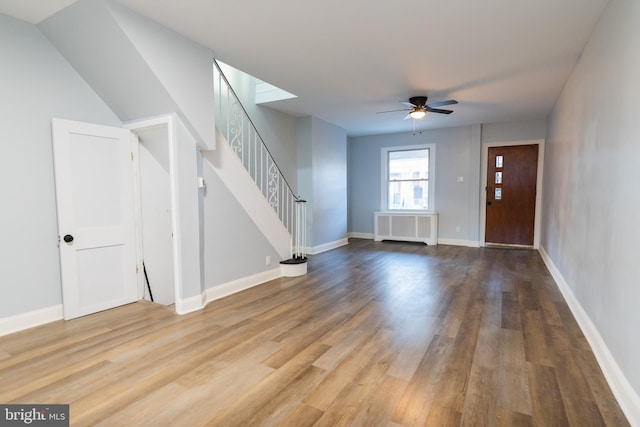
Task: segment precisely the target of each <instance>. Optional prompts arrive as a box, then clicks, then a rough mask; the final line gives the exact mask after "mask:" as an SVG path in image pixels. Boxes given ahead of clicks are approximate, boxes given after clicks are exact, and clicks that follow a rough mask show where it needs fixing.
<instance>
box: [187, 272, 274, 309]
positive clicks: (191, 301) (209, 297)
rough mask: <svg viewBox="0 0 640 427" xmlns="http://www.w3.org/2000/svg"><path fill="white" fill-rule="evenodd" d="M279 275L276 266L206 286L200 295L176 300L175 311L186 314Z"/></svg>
mask: <svg viewBox="0 0 640 427" xmlns="http://www.w3.org/2000/svg"><path fill="white" fill-rule="evenodd" d="M281 276H282V272H281V271H280V267H278V268H274V269H272V270H268V271H263V272H262V273H258V274H254V275H252V276H247V277H242V278H240V279H237V280H232V281H231V282H227V283H223V284H221V285H217V286H212V287H210V288H207V289H206V290H205V291H204V292H203V293H201V294H200V295H196V296H194V297H190V298H187V299H183V300H180V301H176V313H178V314H187V313H191V312H193V311H198V310H202V309H203V308H204V307H205V306H206V305H207V304H208V303H210V302H211V301H215V300H217V299H220V298H224V297H226V296H229V295H232V294H235V293H236V292H240V291H244V290H245V289H249V288H252V287H254V286H257V285H260V284H262V283H265V282H268V281H269V280H273V279H277V278H278V277H281Z"/></svg>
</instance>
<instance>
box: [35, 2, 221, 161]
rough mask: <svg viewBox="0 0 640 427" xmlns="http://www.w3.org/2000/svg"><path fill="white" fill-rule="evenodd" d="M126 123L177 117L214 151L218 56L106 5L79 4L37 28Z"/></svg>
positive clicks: (138, 17) (113, 5) (128, 12)
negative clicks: (215, 76) (213, 63)
mask: <svg viewBox="0 0 640 427" xmlns="http://www.w3.org/2000/svg"><path fill="white" fill-rule="evenodd" d="M38 27H39V28H40V29H41V31H43V33H44V34H45V35H46V36H47V37H48V38H49V39H50V40H51V41H52V42H53V43H54V44H55V46H56V48H57V49H58V50H59V51H60V52H62V54H63V55H64V56H65V58H66V59H67V60H68V61H69V63H71V64H72V65H73V66H74V68H75V69H76V70H78V72H79V73H80V74H81V75H82V76H83V78H84V79H85V80H86V81H87V82H88V83H89V84H90V85H91V87H92V88H94V89H95V90H96V92H97V93H98V94H99V95H100V96H101V97H102V99H104V100H105V102H106V103H107V104H108V105H109V106H110V107H111V109H112V110H113V111H114V112H115V113H116V114H117V115H118V117H119V118H120V119H121V120H122V121H129V120H139V119H142V118H147V117H152V116H157V115H164V114H168V113H174V112H175V113H177V114H178V115H179V116H180V117H181V119H182V120H183V121H184V123H185V125H186V126H187V127H188V129H189V130H190V132H191V133H192V134H193V135H194V137H195V138H196V139H197V141H198V143H199V145H201V146H202V147H203V148H204V147H206V148H207V149H212V148H213V147H214V145H215V121H214V108H213V106H214V104H213V102H214V99H213V66H212V63H211V61H212V59H213V52H212V51H211V50H210V49H208V48H205V47H203V46H201V45H199V44H197V43H195V42H194V41H192V40H189V39H187V38H186V37H184V36H182V35H180V34H178V33H176V32H174V31H172V30H170V29H168V28H166V27H163V26H161V25H159V24H157V23H156V22H154V21H152V20H150V19H148V18H145V17H143V16H141V15H138V14H136V13H134V12H132V11H130V10H128V9H126V8H124V7H122V6H120V5H119V4H117V3H115V2H112V1H109V0H82V1H78V2H76V3H74V4H72V5H71V6H69V7H67V8H65V9H63V10H62V11H60V12H58V13H57V14H55V15H53V16H52V17H50V18H48V19H46V20H45V21H43V22H42V23H40V24H38Z"/></svg>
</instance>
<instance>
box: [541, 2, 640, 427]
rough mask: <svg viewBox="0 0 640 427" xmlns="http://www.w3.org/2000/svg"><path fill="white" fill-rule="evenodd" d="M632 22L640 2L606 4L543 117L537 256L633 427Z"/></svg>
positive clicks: (638, 133)
mask: <svg viewBox="0 0 640 427" xmlns="http://www.w3.org/2000/svg"><path fill="white" fill-rule="evenodd" d="M639 22H640V2H638V1H635V0H612V1H611V2H610V3H609V5H608V6H607V9H606V11H605V13H604V15H603V16H602V18H601V20H600V22H599V24H598V26H597V27H596V29H595V31H594V33H593V34H592V36H591V39H590V40H589V42H588V44H587V46H586V48H585V50H584V52H583V54H582V56H581V58H580V61H579V63H578V65H577V66H576V68H575V70H574V71H573V73H572V74H571V76H570V78H569V80H568V81H567V83H566V85H565V87H564V89H563V91H562V93H561V95H560V97H559V98H558V101H557V103H556V105H555V107H554V109H553V111H552V113H551V115H550V118H549V131H548V137H547V142H546V152H545V180H544V203H543V230H542V247H543V249H544V251H546V253H547V254H548V257H549V261H550V263H551V265H552V267H555V268H556V269H557V272H556V274H557V276H558V275H559V277H556V279H557V281H559V282H560V283H561V285H564V286H565V295H566V296H567V295H568V298H567V299H568V300H570V302H571V301H572V300H573V302H574V305H573V307H572V308H573V309H574V313H577V315H578V316H577V317H578V320H579V321H580V322H581V326H582V327H583V330H586V331H585V333H586V334H587V335H588V337H589V338H590V341H591V343H592V346H594V351H595V352H596V354H597V355H599V359H600V361H601V363H602V362H603V361H604V362H605V363H604V367H605V374H608V377H609V380H610V383H612V384H613V386H614V389H617V390H618V391H619V392H621V393H622V394H619V395H618V398H619V400H620V396H621V395H622V396H627V397H628V400H627V401H626V402H625V401H621V403H623V405H625V404H626V407H627V409H628V410H629V408H633V407H635V408H634V411H633V413H634V414H635V423H636V424H640V398H638V393H640V369H638V360H640V332H639V331H640V309H639V308H638V307H639V302H640V270H639V269H638V261H639V260H640V245H639V244H638V242H639V241H640V227H638V222H639V220H640V189H639V184H640V167H639V165H640V120H638V106H637V102H638V99H640V78H639V77H638V76H640V55H638V52H640V25H638V23H639ZM552 269H553V268H552ZM558 279H559V280H558ZM561 287H562V286H561ZM618 368H619V369H620V371H617V369H618ZM612 379H613V382H612ZM627 415H629V413H627ZM632 424H633V422H632Z"/></svg>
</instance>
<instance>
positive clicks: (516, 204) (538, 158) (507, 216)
mask: <svg viewBox="0 0 640 427" xmlns="http://www.w3.org/2000/svg"><path fill="white" fill-rule="evenodd" d="M543 142H544V141H518V142H512V143H505V144H499V143H493V144H485V146H484V147H483V184H484V185H483V191H482V203H483V205H484V209H482V210H481V212H482V214H483V215H482V218H481V221H482V223H481V224H482V228H481V237H482V242H483V244H484V245H492V244H496V245H508V246H522V247H533V248H537V247H538V246H539V234H540V233H539V226H540V215H539V209H540V202H541V186H542V161H543V150H544V144H543Z"/></svg>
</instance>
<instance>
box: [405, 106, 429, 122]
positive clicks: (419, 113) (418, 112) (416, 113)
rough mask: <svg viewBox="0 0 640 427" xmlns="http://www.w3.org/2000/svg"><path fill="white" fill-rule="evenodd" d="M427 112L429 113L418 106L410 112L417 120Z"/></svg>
mask: <svg viewBox="0 0 640 427" xmlns="http://www.w3.org/2000/svg"><path fill="white" fill-rule="evenodd" d="M426 114H427V112H426V111H425V110H423V109H422V108H416V109H414V110H413V111H412V112H410V113H409V115H410V116H411V117H412V118H413V119H415V120H420V119H421V118H423V117H424V116H425V115H426Z"/></svg>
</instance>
